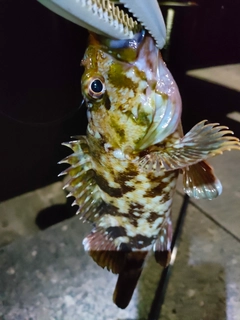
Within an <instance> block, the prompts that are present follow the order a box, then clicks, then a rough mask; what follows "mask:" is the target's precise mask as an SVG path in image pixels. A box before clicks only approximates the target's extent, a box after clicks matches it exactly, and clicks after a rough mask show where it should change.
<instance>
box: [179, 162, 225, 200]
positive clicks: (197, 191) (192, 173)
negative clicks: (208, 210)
mask: <svg viewBox="0 0 240 320" xmlns="http://www.w3.org/2000/svg"><path fill="white" fill-rule="evenodd" d="M183 189H184V192H185V193H186V194H187V195H188V196H189V197H191V198H195V199H208V200H212V199H214V198H216V197H218V196H219V195H220V194H221V193H222V185H221V182H220V181H219V180H218V178H217V177H216V176H215V175H214V172H213V169H212V167H211V166H210V165H209V164H208V163H207V162H206V161H201V162H199V163H197V164H195V165H192V166H190V167H189V168H185V169H184V170H183Z"/></svg>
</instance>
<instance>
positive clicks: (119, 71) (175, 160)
mask: <svg viewBox="0 0 240 320" xmlns="http://www.w3.org/2000/svg"><path fill="white" fill-rule="evenodd" d="M134 41H135V45H134V46H132V40H129V42H128V41H127V42H124V43H123V42H122V41H120V40H119V43H118V42H117V41H116V40H113V41H112V40H111V39H108V38H105V37H102V36H99V35H96V34H93V33H91V34H90V38H89V46H88V48H87V50H86V52H85V55H84V58H83V60H82V65H83V66H84V68H85V71H84V74H83V77H82V93H83V97H84V99H85V101H86V105H87V108H88V111H87V114H88V121H89V123H88V128H87V135H86V137H80V138H79V140H75V141H74V142H70V143H69V144H66V145H67V146H68V147H70V148H72V149H73V150H74V154H73V155H72V156H71V155H70V156H69V157H67V158H66V159H65V160H64V161H63V162H67V163H69V164H70V165H71V167H70V169H67V170H66V171H65V172H64V173H66V174H69V175H70V176H71V179H70V182H69V183H68V186H72V187H73V190H72V192H71V195H73V196H74V197H75V198H76V199H75V202H74V204H77V205H78V206H79V210H78V213H79V214H80V217H81V218H83V219H84V220H87V221H90V222H93V223H94V227H93V229H92V231H91V233H90V234H89V235H88V236H87V237H86V238H85V239H84V241H83V245H84V248H85V250H86V251H88V253H89V254H90V256H91V257H92V258H93V260H94V261H95V262H96V263H97V264H98V265H99V266H101V267H102V268H105V267H106V268H107V269H108V270H110V271H112V272H113V273H117V274H119V277H118V281H117V284H116V288H115V291H114V294H113V300H114V302H115V303H116V305H117V306H118V307H120V308H125V307H127V305H128V303H129V301H130V299H131V296H132V294H133V292H134V289H135V286H136V284H137V281H138V279H139V277H140V275H141V272H142V268H143V267H144V261H145V258H146V256H147V253H148V252H149V251H150V250H153V251H154V254H155V259H156V262H157V263H159V264H160V265H161V266H163V267H166V266H167V265H168V263H169V262H170V258H171V240H172V222H171V207H172V201H173V195H174V191H175V188H176V182H177V178H178V175H179V173H183V184H184V190H185V192H186V193H187V194H189V195H190V196H192V197H195V198H203V199H213V198H215V197H217V196H218V195H220V194H221V192H222V187H221V183H220V181H219V180H218V179H217V178H216V177H215V175H214V173H213V169H212V168H211V167H210V166H209V165H208V164H207V162H206V161H205V159H206V158H208V157H211V156H214V155H215V154H221V153H222V152H223V151H226V150H231V149H237V150H240V144H239V140H238V139H237V138H235V137H233V136H232V132H231V131H230V130H228V128H226V127H224V126H220V125H218V124H216V123H213V124H208V123H207V122H206V121H205V120H204V121H202V122H200V123H199V124H197V125H196V126H195V127H193V128H192V129H191V130H190V131H189V132H188V133H187V134H186V135H185V136H184V135H183V131H182V127H181V120H180V117H181V98H180V94H179V92H178V88H177V85H176V83H175V82H174V80H173V78H172V76H171V74H170V72H169V70H168V69H167V67H166V65H165V64H164V62H163V60H162V57H161V54H159V51H158V48H157V47H156V46H155V44H154V40H153V39H152V38H151V37H150V36H149V35H147V34H145V32H142V34H140V35H136V37H135V40H134ZM95 81H97V84H99V82H100V83H101V85H100V86H95ZM93 84H94V85H93ZM94 88H97V91H96V92H93V90H94ZM98 88H99V89H98ZM76 168H78V170H79V172H81V174H80V176H79V172H77V171H76Z"/></svg>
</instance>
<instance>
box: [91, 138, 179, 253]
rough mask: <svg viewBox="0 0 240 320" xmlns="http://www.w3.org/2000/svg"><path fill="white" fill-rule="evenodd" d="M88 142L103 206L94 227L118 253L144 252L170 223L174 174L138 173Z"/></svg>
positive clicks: (133, 164)
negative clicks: (124, 251)
mask: <svg viewBox="0 0 240 320" xmlns="http://www.w3.org/2000/svg"><path fill="white" fill-rule="evenodd" d="M174 136H176V134H175V135H173V137H172V139H174ZM88 141H89V145H90V150H91V149H92V148H91V146H94V152H93V153H92V154H91V155H92V165H93V169H94V171H95V173H96V176H95V179H96V182H97V185H98V187H99V191H100V195H101V198H102V200H103V202H104V204H102V205H103V206H104V209H103V212H104V213H103V215H102V216H101V217H100V218H99V221H98V222H97V226H99V227H100V228H102V229H103V230H104V234H105V235H106V236H107V237H109V238H110V240H113V242H114V244H115V246H116V247H117V249H118V250H121V249H124V250H126V249H127V248H128V249H132V250H136V249H144V248H145V249H146V247H148V246H149V245H152V244H153V242H154V241H155V240H156V238H157V237H158V235H159V231H160V229H161V228H162V227H163V226H165V225H167V223H168V221H169V219H170V213H171V205H172V198H173V193H174V190H175V187H176V181H177V176H178V170H176V171H163V170H162V171H161V172H160V174H158V176H155V175H154V173H152V172H149V173H147V172H140V171H139V167H138V165H137V162H134V161H129V160H119V159H117V158H116V157H115V156H114V154H113V153H114V150H108V152H106V151H105V150H104V147H101V146H98V148H97V147H96V146H97V141H96V139H94V138H93V137H91V136H88ZM168 141H169V142H170V141H171V137H169V139H168Z"/></svg>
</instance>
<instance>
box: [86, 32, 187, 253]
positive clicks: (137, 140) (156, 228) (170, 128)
mask: <svg viewBox="0 0 240 320" xmlns="http://www.w3.org/2000/svg"><path fill="white" fill-rule="evenodd" d="M91 44H92V45H91ZM127 50H128V52H127V53H126V51H125V52H124V53H123V55H124V56H121V55H120V54H119V53H118V56H117V59H115V58H114V57H113V56H112V53H113V52H112V51H111V50H110V49H109V48H108V47H104V46H103V45H102V44H101V43H97V39H96V37H95V36H94V35H92V36H91V37H90V46H89V47H88V49H87V51H86V53H85V56H84V59H83V61H82V64H83V65H84V67H85V72H84V75H83V79H82V91H83V95H84V96H85V99H86V101H87V105H88V120H89V124H88V130H87V140H88V144H89V154H90V156H91V162H92V169H93V170H94V172H95V180H96V183H97V185H98V188H99V196H100V198H101V199H102V200H103V203H102V206H104V209H103V210H102V212H103V214H102V215H101V216H100V217H99V219H98V220H97V221H96V226H97V227H98V228H100V229H101V230H102V233H104V235H105V236H106V237H108V238H109V239H110V240H111V241H113V243H114V244H115V247H116V249H117V250H123V249H124V250H140V249H146V248H147V247H149V246H150V245H152V244H153V243H154V242H155V240H156V238H157V237H158V235H159V232H160V230H161V229H163V227H164V228H166V227H167V224H168V223H170V213H171V205H172V197H173V193H174V190H175V187H176V180H177V176H178V170H176V171H165V170H164V169H163V170H161V171H158V173H157V174H156V173H154V172H145V171H143V170H142V171H141V170H140V169H139V164H138V160H139V158H140V157H141V155H145V154H147V153H148V152H150V151H151V148H152V145H153V144H154V147H155V148H156V147H157V148H158V150H159V149H161V148H165V146H166V145H172V144H173V143H174V141H175V140H176V139H177V138H179V137H180V131H181V130H179V122H180V116H181V98H180V95H179V92H178V88H177V85H176V83H175V82H174V80H173V78H172V76H171V74H170V72H169V71H168V69H167V68H166V66H165V64H164V62H163V60H162V58H161V55H160V53H159V50H158V49H157V48H156V46H155V44H154V41H153V39H152V38H151V37H149V36H145V39H144V40H143V43H142V44H141V47H140V49H139V50H138V51H136V50H132V49H131V48H128V49H127ZM118 52H119V51H118ZM134 55H135V57H134V59H133V62H132V61H126V60H128V59H129V60H131V59H132V57H131V56H134ZM129 56H130V58H128V57H129ZM95 78H98V79H101V81H102V82H103V83H104V85H105V87H106V91H105V93H104V95H103V97H101V98H100V99H95V100H94V99H91V97H89V95H88V90H89V82H91V81H92V79H95ZM161 119H162V121H163V128H164V127H167V129H164V130H165V131H164V130H161V128H157V126H159V124H160V123H161ZM166 124H167V125H166ZM149 132H150V134H149ZM158 142H159V143H158ZM166 236H167V234H166ZM161 239H162V240H163V241H165V239H164V238H163V237H162V238H161ZM168 249H170V248H168Z"/></svg>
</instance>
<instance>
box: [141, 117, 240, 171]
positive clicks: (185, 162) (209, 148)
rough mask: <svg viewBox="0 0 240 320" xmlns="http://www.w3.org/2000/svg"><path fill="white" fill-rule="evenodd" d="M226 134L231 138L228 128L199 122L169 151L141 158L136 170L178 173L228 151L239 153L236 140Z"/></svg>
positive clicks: (157, 152)
mask: <svg viewBox="0 0 240 320" xmlns="http://www.w3.org/2000/svg"><path fill="white" fill-rule="evenodd" d="M228 134H232V131H230V130H228V127H225V126H219V125H218V124H217V123H209V124H206V120H204V121H201V122H200V123H198V124H196V125H195V126H194V127H193V128H192V129H191V130H190V131H189V132H188V133H187V134H186V135H185V136H184V137H183V138H181V139H178V140H177V141H176V142H175V144H174V145H173V146H172V147H165V148H162V150H159V151H153V152H151V153H150V154H147V155H145V156H144V157H142V158H141V159H140V161H139V166H140V168H141V169H143V170H145V171H152V170H153V171H155V172H156V173H158V172H157V171H159V169H164V170H167V171H169V170H177V169H182V168H184V167H188V166H190V165H193V164H196V163H198V162H200V161H202V160H204V159H207V158H209V157H213V156H215V155H218V154H222V153H223V152H224V151H227V150H228V151H230V150H233V149H236V150H240V142H239V139H238V138H236V137H234V136H229V135H228Z"/></svg>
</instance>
